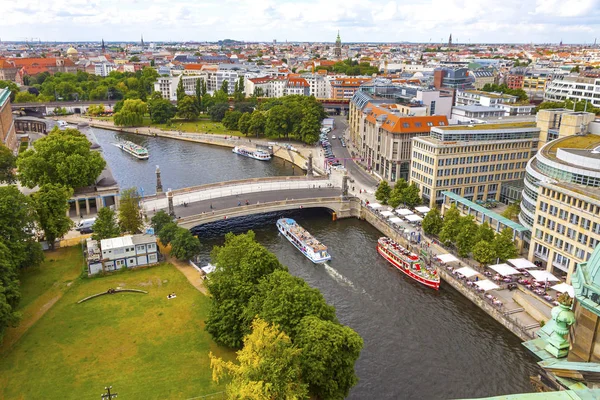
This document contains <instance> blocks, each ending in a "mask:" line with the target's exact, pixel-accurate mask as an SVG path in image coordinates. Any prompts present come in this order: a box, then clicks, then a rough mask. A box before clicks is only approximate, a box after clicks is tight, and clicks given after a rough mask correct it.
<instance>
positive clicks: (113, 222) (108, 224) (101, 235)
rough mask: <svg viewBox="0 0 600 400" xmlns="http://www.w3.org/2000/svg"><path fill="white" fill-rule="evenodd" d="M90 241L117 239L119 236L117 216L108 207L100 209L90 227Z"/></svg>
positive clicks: (119, 229)
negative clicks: (91, 232)
mask: <svg viewBox="0 0 600 400" xmlns="http://www.w3.org/2000/svg"><path fill="white" fill-rule="evenodd" d="M92 231H93V232H94V233H93V234H92V239H94V240H102V239H110V238H114V237H117V236H119V235H120V234H121V228H119V224H118V223H117V215H116V213H115V211H114V210H113V209H111V208H110V207H102V208H101V209H100V210H99V211H98V216H97V217H96V221H94V225H92Z"/></svg>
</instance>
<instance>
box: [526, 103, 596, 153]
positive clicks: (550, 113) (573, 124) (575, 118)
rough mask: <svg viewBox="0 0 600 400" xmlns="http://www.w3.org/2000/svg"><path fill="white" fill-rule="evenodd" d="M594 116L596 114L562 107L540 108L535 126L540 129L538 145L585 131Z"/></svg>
mask: <svg viewBox="0 0 600 400" xmlns="http://www.w3.org/2000/svg"><path fill="white" fill-rule="evenodd" d="M595 118H596V116H595V115H594V114H592V113H588V112H578V111H571V110H567V109H564V108H554V109H547V110H540V111H538V113H537V115H536V120H537V126H538V128H540V129H541V132H540V145H543V144H546V143H547V142H550V141H552V140H556V139H559V138H564V137H567V136H572V135H578V134H582V133H585V132H587V131H588V126H589V124H590V123H592V122H593V121H594V119H595Z"/></svg>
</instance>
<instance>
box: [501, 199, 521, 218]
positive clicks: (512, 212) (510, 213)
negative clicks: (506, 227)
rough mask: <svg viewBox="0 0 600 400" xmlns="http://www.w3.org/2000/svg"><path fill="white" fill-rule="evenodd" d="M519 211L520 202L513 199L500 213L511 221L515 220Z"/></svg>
mask: <svg viewBox="0 0 600 400" xmlns="http://www.w3.org/2000/svg"><path fill="white" fill-rule="evenodd" d="M520 212H521V202H520V201H515V202H512V203H510V205H509V206H508V207H506V210H504V212H503V213H502V216H503V217H504V218H508V219H512V220H513V221H515V220H516V219H517V216H518V215H519V213H520Z"/></svg>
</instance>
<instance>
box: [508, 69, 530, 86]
mask: <svg viewBox="0 0 600 400" xmlns="http://www.w3.org/2000/svg"><path fill="white" fill-rule="evenodd" d="M505 79H506V82H505V83H506V86H508V88H509V89H523V83H524V81H525V74H524V73H523V72H515V73H510V74H508V75H507V76H506V78H505Z"/></svg>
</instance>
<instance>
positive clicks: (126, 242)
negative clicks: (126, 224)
mask: <svg viewBox="0 0 600 400" xmlns="http://www.w3.org/2000/svg"><path fill="white" fill-rule="evenodd" d="M125 246H133V237H132V236H131V235H127V236H121V237H116V238H111V239H102V240H101V241H100V247H101V248H102V251H105V250H112V249H120V248H121V247H125Z"/></svg>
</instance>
